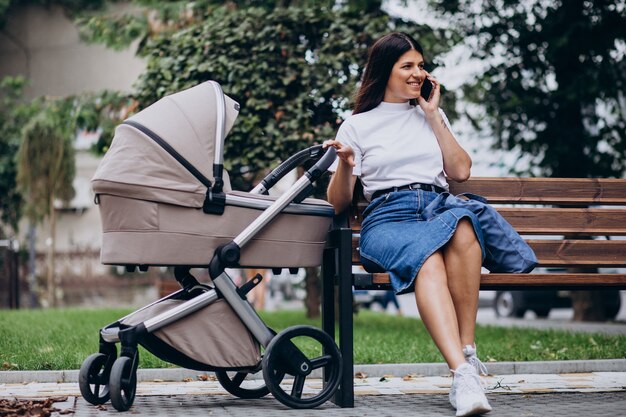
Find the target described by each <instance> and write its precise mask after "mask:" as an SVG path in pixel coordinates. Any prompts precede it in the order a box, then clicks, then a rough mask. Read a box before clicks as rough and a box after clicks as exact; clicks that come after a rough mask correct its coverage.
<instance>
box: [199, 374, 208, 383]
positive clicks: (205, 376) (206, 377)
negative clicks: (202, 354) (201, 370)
mask: <svg viewBox="0 0 626 417" xmlns="http://www.w3.org/2000/svg"><path fill="white" fill-rule="evenodd" d="M198 379H199V380H200V381H208V380H209V376H208V375H207V374H202V375H198Z"/></svg>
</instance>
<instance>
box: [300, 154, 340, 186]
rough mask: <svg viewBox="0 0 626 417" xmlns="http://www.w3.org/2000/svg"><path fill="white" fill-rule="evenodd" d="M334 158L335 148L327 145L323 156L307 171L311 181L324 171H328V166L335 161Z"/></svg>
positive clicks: (335, 155)
mask: <svg viewBox="0 0 626 417" xmlns="http://www.w3.org/2000/svg"><path fill="white" fill-rule="evenodd" d="M335 158H337V150H336V149H335V148H332V147H328V148H327V149H326V152H325V153H324V156H322V157H321V158H320V160H319V161H317V162H316V163H315V165H313V166H312V167H311V168H309V170H308V171H307V174H308V176H309V178H310V179H311V182H315V181H317V180H318V179H319V178H320V177H321V176H322V175H323V174H324V173H325V172H326V171H328V168H329V167H330V166H331V165H332V163H333V162H335Z"/></svg>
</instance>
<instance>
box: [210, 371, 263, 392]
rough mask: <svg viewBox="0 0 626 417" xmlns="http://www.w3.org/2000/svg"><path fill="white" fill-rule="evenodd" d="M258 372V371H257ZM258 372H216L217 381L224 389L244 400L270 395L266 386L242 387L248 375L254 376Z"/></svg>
mask: <svg viewBox="0 0 626 417" xmlns="http://www.w3.org/2000/svg"><path fill="white" fill-rule="evenodd" d="M257 372H258V371H257ZM257 372H236V373H235V372H226V371H222V370H218V371H215V376H216V377H217V380H218V381H219V383H220V384H221V385H222V387H223V388H224V389H225V390H226V391H228V392H229V393H231V394H232V395H234V396H235V397H239V398H244V399H255V398H261V397H264V396H266V395H267V394H269V393H270V390H269V389H268V388H267V386H266V385H265V384H263V385H259V384H257V386H255V387H249V386H246V387H244V386H242V384H243V383H244V381H245V380H246V377H247V376H248V375H251V374H252V375H253V374H255V373H257Z"/></svg>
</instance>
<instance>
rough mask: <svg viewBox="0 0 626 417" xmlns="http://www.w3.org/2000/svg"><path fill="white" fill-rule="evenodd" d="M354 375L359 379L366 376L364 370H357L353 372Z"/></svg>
mask: <svg viewBox="0 0 626 417" xmlns="http://www.w3.org/2000/svg"><path fill="white" fill-rule="evenodd" d="M354 377H355V378H359V379H365V378H367V374H366V373H365V372H357V373H356V374H354Z"/></svg>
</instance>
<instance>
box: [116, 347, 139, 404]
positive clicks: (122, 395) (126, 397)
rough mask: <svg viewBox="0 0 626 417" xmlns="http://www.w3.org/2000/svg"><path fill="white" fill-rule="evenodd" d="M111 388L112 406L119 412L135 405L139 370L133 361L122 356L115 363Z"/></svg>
mask: <svg viewBox="0 0 626 417" xmlns="http://www.w3.org/2000/svg"><path fill="white" fill-rule="evenodd" d="M136 359H137V358H136ZM109 387H110V390H111V405H113V407H115V409H116V410H117V411H126V410H128V409H129V408H130V407H131V406H132V405H133V402H134V401H135V392H136V391H137V369H136V368H135V365H134V364H133V359H131V358H129V357H127V356H121V357H119V358H118V359H117V360H116V361H115V362H114V363H113V368H111V377H110V379H109Z"/></svg>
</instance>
